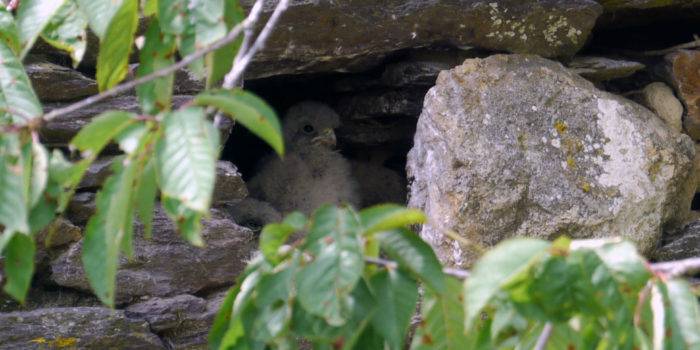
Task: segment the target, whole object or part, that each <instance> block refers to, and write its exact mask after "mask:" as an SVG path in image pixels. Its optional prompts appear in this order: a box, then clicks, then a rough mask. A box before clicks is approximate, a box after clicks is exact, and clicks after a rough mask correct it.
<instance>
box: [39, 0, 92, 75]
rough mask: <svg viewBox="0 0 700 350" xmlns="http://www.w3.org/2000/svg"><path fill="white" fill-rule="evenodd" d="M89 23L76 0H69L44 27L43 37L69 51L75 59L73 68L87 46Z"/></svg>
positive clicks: (80, 59)
mask: <svg viewBox="0 0 700 350" xmlns="http://www.w3.org/2000/svg"><path fill="white" fill-rule="evenodd" d="M87 24H88V23H87V18H85V15H84V14H83V12H82V11H80V10H79V9H78V4H77V3H76V2H75V0H68V1H66V3H65V4H63V6H61V8H59V9H58V11H57V12H56V14H55V15H54V16H53V17H52V18H51V20H50V21H49V23H48V24H47V25H46V27H44V30H43V31H42V32H41V37H42V38H43V39H44V40H45V41H46V42H47V43H49V44H51V45H52V46H54V47H56V48H58V49H61V50H65V51H67V52H68V53H69V54H70V57H71V59H72V60H73V68H76V67H78V64H80V61H82V60H83V56H84V55H85V49H86V48H87V33H86V31H85V28H87Z"/></svg>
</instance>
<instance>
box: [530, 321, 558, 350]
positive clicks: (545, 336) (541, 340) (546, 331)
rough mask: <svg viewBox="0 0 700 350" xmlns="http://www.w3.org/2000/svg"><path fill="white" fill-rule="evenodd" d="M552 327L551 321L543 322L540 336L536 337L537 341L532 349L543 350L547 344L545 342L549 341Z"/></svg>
mask: <svg viewBox="0 0 700 350" xmlns="http://www.w3.org/2000/svg"><path fill="white" fill-rule="evenodd" d="M553 329H554V327H553V326H552V324H551V323H549V322H547V323H545V325H544V328H542V333H540V336H539V337H538V338H537V343H535V347H534V348H532V349H533V350H544V348H545V347H546V346H547V342H548V341H549V337H551V336H552V330H553Z"/></svg>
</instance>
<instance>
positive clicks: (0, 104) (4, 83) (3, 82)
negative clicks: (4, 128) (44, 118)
mask: <svg viewBox="0 0 700 350" xmlns="http://www.w3.org/2000/svg"><path fill="white" fill-rule="evenodd" d="M0 62H2V64H0V77H1V78H0V121H3V120H7V119H9V121H10V123H12V124H21V125H24V124H27V121H28V120H27V119H34V118H37V117H39V116H41V115H42V114H44V112H43V110H42V109H41V104H40V103H39V99H38V98H37V97H36V95H35V94H34V90H32V85H31V83H30V82H29V77H27V73H26V72H25V71H24V67H23V66H22V62H20V60H19V58H18V57H17V55H15V53H14V52H13V51H12V48H10V46H8V45H7V44H6V43H5V41H0ZM7 109H10V110H13V111H17V112H19V113H21V116H13V115H12V114H10V113H7Z"/></svg>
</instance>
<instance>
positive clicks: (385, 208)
mask: <svg viewBox="0 0 700 350" xmlns="http://www.w3.org/2000/svg"><path fill="white" fill-rule="evenodd" d="M425 220H426V219H425V215H423V212H421V211H420V210H417V209H409V208H406V207H403V206H401V205H396V204H380V205H375V206H373V207H370V208H367V209H363V210H362V211H360V221H361V222H362V225H363V226H364V227H365V232H364V233H363V235H371V234H373V233H375V232H379V231H383V230H388V229H392V228H399V227H404V226H406V225H413V224H421V223H424V222H425Z"/></svg>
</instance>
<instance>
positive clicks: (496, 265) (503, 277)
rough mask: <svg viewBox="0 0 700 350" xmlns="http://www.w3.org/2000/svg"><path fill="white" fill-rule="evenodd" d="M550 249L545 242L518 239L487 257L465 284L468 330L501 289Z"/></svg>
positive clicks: (501, 246)
mask: <svg viewBox="0 0 700 350" xmlns="http://www.w3.org/2000/svg"><path fill="white" fill-rule="evenodd" d="M549 245H550V243H549V242H546V241H542V240H536V239H527V238H516V239H512V240H508V241H504V242H502V243H500V244H498V245H497V246H495V247H494V248H493V250H491V251H489V252H488V253H486V255H484V256H483V257H482V258H481V259H480V260H479V262H478V263H477V264H476V266H475V267H474V269H473V270H472V273H471V276H470V277H469V278H467V280H466V281H465V283H464V297H465V299H464V300H465V302H464V310H465V312H464V313H465V315H466V318H465V328H467V329H471V328H472V324H473V323H474V321H475V318H476V317H477V316H478V315H479V313H480V312H481V310H482V309H483V308H484V306H486V304H487V303H488V302H489V300H491V298H493V296H494V295H495V294H496V293H497V292H498V291H499V290H500V289H501V287H502V286H504V285H506V284H507V283H509V282H511V281H512V280H513V279H514V278H516V277H518V275H520V274H522V273H524V272H525V271H527V269H529V268H530V266H532V264H533V263H534V262H535V261H536V260H537V259H538V257H539V256H540V255H541V254H542V253H543V252H544V251H545V250H546V249H547V248H548V247H549Z"/></svg>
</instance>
